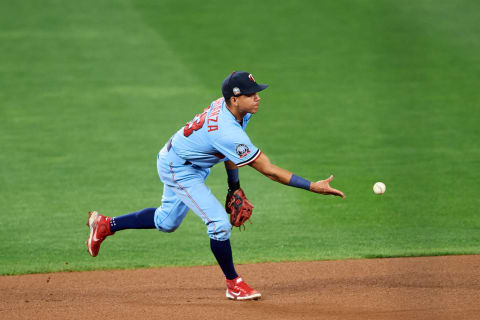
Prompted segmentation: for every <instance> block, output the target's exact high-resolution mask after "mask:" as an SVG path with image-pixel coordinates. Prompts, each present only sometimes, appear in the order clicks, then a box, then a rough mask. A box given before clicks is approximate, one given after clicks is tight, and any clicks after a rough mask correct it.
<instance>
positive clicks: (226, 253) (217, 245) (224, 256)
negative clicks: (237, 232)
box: [210, 239, 238, 280]
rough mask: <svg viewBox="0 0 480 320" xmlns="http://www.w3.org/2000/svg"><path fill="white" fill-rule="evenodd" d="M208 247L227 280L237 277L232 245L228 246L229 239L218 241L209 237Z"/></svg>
mask: <svg viewBox="0 0 480 320" xmlns="http://www.w3.org/2000/svg"><path fill="white" fill-rule="evenodd" d="M210 248H211V249H212V252H213V255H214V256H215V258H216V259H217V262H218V264H219V265H220V268H222V271H223V273H224V274H225V277H226V278H227V279H228V280H233V279H235V278H236V277H238V274H237V272H236V271H235V267H234V265H233V258H232V247H231V246H230V240H226V241H218V240H213V239H210Z"/></svg>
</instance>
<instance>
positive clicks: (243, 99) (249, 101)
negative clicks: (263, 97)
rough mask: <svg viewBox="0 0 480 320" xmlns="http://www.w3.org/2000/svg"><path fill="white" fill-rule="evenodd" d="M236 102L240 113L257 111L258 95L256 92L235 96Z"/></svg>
mask: <svg viewBox="0 0 480 320" xmlns="http://www.w3.org/2000/svg"><path fill="white" fill-rule="evenodd" d="M236 102H237V104H238V111H240V112H241V113H257V111H258V105H259V103H260V96H259V95H258V93H253V94H249V95H241V96H239V97H237V101H236Z"/></svg>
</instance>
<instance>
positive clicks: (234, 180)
mask: <svg viewBox="0 0 480 320" xmlns="http://www.w3.org/2000/svg"><path fill="white" fill-rule="evenodd" d="M224 163H225V170H227V176H228V192H229V193H230V192H233V191H235V190H238V189H240V178H239V176H238V166H237V165H236V164H235V163H233V161H230V160H227V161H225V162H224Z"/></svg>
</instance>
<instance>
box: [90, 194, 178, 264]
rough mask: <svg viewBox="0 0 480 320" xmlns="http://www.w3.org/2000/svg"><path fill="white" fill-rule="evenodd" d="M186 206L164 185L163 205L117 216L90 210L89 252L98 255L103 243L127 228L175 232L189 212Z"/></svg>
mask: <svg viewBox="0 0 480 320" xmlns="http://www.w3.org/2000/svg"><path fill="white" fill-rule="evenodd" d="M187 211H188V207H187V206H185V204H183V203H182V202H181V201H180V200H179V199H178V198H177V197H176V195H175V193H174V192H173V191H172V190H170V188H168V187H167V186H164V192H163V196H162V206H161V207H160V208H145V209H142V210H140V211H137V212H133V213H129V214H125V215H122V216H117V217H112V218H110V217H107V216H104V215H101V214H99V213H98V212H96V211H93V212H89V219H88V222H87V226H89V227H90V236H89V238H88V240H87V248H88V252H89V253H90V255H91V256H92V257H96V256H97V255H98V252H99V251H100V245H101V243H102V242H103V241H104V240H105V239H106V238H107V237H108V236H111V235H113V234H114V233H115V232H117V231H120V230H125V229H155V228H158V229H159V230H161V231H165V232H173V231H174V230H175V229H176V228H178V226H179V225H180V224H181V223H182V220H183V218H184V217H185V215H186V214H187Z"/></svg>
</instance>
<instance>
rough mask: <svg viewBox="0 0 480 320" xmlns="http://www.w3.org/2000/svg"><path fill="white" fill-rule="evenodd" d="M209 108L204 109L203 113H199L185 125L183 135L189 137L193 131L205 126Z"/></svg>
mask: <svg viewBox="0 0 480 320" xmlns="http://www.w3.org/2000/svg"><path fill="white" fill-rule="evenodd" d="M207 110H208V109H207ZM207 110H205V111H203V113H200V114H197V115H196V116H195V118H193V120H192V121H190V122H189V123H187V124H186V125H185V128H183V135H184V136H185V137H189V136H190V135H191V134H192V133H193V131H197V130H199V129H201V128H202V127H203V124H204V123H205V118H206V117H207Z"/></svg>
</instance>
